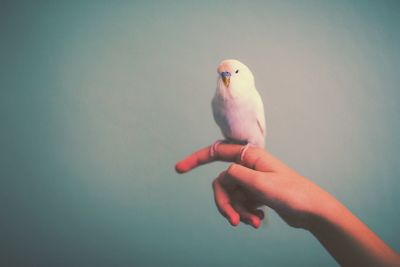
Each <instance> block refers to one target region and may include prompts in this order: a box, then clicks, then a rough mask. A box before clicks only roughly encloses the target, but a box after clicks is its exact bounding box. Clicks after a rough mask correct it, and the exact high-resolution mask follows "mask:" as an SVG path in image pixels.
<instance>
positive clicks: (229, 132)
mask: <svg viewBox="0 0 400 267" xmlns="http://www.w3.org/2000/svg"><path fill="white" fill-rule="evenodd" d="M212 110H213V115H214V119H215V122H216V123H217V124H218V126H219V127H220V129H221V132H222V134H223V135H224V137H225V139H226V140H227V141H228V142H233V143H239V144H245V145H246V146H244V147H243V150H242V156H243V154H244V152H245V150H246V149H247V148H248V146H249V145H250V146H256V147H261V148H264V145H265V136H266V129H265V117H264V106H263V103H262V100H261V97H260V94H259V93H258V91H257V89H256V87H255V83H254V76H253V74H252V73H251V71H250V69H249V68H248V67H247V66H246V65H244V64H243V63H241V62H240V61H238V60H234V59H228V60H224V61H222V62H221V63H220V64H219V66H218V81H217V89H216V92H215V95H214V98H213V100H212ZM218 143H219V142H216V143H215V144H214V145H213V146H212V148H211V151H210V153H211V155H212V156H213V155H214V151H215V149H216V146H217V145H218Z"/></svg>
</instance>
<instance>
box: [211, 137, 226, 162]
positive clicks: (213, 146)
mask: <svg viewBox="0 0 400 267" xmlns="http://www.w3.org/2000/svg"><path fill="white" fill-rule="evenodd" d="M222 142H223V141H221V140H218V141H215V142H214V144H212V145H211V146H210V157H211V158H214V157H215V155H216V151H217V147H218V146H219V144H221V143H222Z"/></svg>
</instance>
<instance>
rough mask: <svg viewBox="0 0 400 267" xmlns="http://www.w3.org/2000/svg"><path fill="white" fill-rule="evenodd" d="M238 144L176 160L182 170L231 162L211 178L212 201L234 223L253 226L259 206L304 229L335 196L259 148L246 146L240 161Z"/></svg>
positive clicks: (259, 217)
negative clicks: (271, 210) (226, 167)
mask: <svg viewBox="0 0 400 267" xmlns="http://www.w3.org/2000/svg"><path fill="white" fill-rule="evenodd" d="M241 148H242V146H240V145H235V144H220V145H219V146H218V147H217V148H216V151H215V155H214V156H213V157H211V156H210V153H209V151H210V147H206V148H203V149H201V150H199V151H197V152H195V153H193V154H192V155H190V156H188V157H186V158H185V159H183V160H182V161H180V162H178V163H177V164H176V166H175V169H176V171H177V172H179V173H185V172H188V171H190V170H192V169H193V168H195V167H197V166H200V165H203V164H207V163H210V162H213V161H228V162H235V163H233V164H231V165H230V166H229V168H228V169H227V170H226V171H223V172H222V173H221V174H220V175H219V176H218V177H217V178H216V179H215V180H214V181H213V190H214V197H215V203H216V205H217V207H218V210H219V211H220V213H221V214H222V215H223V216H225V217H226V218H227V219H228V220H229V222H230V223H231V224H232V225H234V226H236V225H238V224H239V222H240V221H242V222H244V223H246V224H250V225H252V226H253V227H255V228H258V227H259V226H260V221H261V220H262V218H263V217H264V214H263V212H262V210H260V209H259V207H261V206H263V205H266V206H268V207H270V208H272V209H274V210H275V211H276V212H277V213H278V214H279V215H280V216H281V217H282V218H283V219H284V220H285V221H286V222H287V223H288V224H289V225H291V226H293V227H300V228H305V229H308V228H309V227H311V223H312V219H313V218H314V217H315V216H316V215H318V214H320V213H321V212H323V210H324V209H325V208H326V206H327V204H328V205H329V203H330V202H334V201H335V199H334V198H333V197H332V196H330V194H329V193H327V192H326V191H324V190H323V189H321V188H320V187H319V186H317V185H316V184H314V183H313V182H311V181H310V180H308V179H306V178H305V177H303V176H301V175H300V174H298V173H296V172H295V171H293V170H292V169H290V168H289V167H287V166H286V165H285V164H283V163H282V162H281V161H279V160H278V159H276V158H275V157H274V156H272V155H271V154H269V153H268V152H266V151H265V150H263V149H260V148H254V147H250V148H249V149H248V150H247V151H246V153H245V155H244V157H243V160H242V161H240V153H241Z"/></svg>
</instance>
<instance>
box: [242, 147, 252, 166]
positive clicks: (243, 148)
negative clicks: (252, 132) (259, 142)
mask: <svg viewBox="0 0 400 267" xmlns="http://www.w3.org/2000/svg"><path fill="white" fill-rule="evenodd" d="M251 146H252V145H251V144H250V143H247V144H246V145H244V146H242V148H241V149H240V162H243V160H244V155H245V154H246V151H247V149H249V147H251Z"/></svg>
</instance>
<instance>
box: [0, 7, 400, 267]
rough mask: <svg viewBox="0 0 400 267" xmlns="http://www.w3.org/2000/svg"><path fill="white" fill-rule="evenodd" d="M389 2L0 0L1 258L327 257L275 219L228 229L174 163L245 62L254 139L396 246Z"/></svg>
mask: <svg viewBox="0 0 400 267" xmlns="http://www.w3.org/2000/svg"><path fill="white" fill-rule="evenodd" d="M399 12H400V4H399V2H398V1H218V2H215V1H201V3H194V1H193V2H190V1H143V2H136V1H22V2H21V1H0V264H1V265H2V266H60V267H61V266H138V267H142V266H176V267H180V266H182V267H183V266H185V267H190V266H237V267H239V266H248V267H252V266H317V265H318V266H335V265H336V263H335V262H334V260H333V259H332V258H331V257H330V255H329V254H328V253H327V252H326V251H325V250H324V249H323V248H322V247H321V246H320V244H319V243H318V241H317V240H316V239H314V238H313V236H312V235H311V234H309V233H308V232H306V231H304V230H300V229H293V228H290V227H289V226H287V225H286V224H285V223H284V222H283V221H282V220H281V219H280V218H279V217H278V216H277V215H276V213H274V212H273V211H270V212H269V219H268V223H267V225H264V226H263V227H262V228H261V229H259V230H254V229H252V228H251V227H249V226H245V225H241V226H239V227H237V228H233V227H231V226H230V225H229V224H228V223H227V221H226V220H225V219H224V218H223V217H221V216H220V215H219V213H218V211H217V209H216V208H215V206H214V201H213V196H212V189H211V181H212V179H213V178H214V177H216V176H217V175H218V174H219V173H220V172H221V171H222V170H224V169H225V168H226V167H227V166H228V165H227V164H225V163H216V164H212V165H209V166H206V167H202V168H199V169H196V170H195V171H193V172H191V173H189V174H186V175H183V176H182V175H178V174H176V173H175V172H174V168H173V167H174V164H175V162H176V161H178V160H180V159H181V158H182V157H184V156H185V155H187V154H188V153H191V152H193V151H194V150H196V149H198V148H201V147H203V146H206V145H209V144H211V143H212V142H214V141H215V140H217V139H220V138H221V134H220V132H219V129H218V127H217V126H216V124H215V123H214V121H213V119H212V114H211V107H210V101H211V98H212V96H213V94H214V90H215V85H216V79H217V73H216V68H217V65H218V63H219V62H220V61H221V60H223V59H226V58H235V59H239V60H241V61H243V62H244V63H245V64H247V65H248V66H249V67H250V69H251V70H252V71H253V73H254V75H255V79H256V86H257V88H258V90H259V91H260V94H261V96H262V98H263V101H264V104H265V112H266V122H267V131H268V137H267V149H268V150H269V151H270V152H271V153H273V154H275V155H276V156H277V157H279V158H280V159H282V160H283V161H284V162H286V163H287V164H288V165H289V166H291V167H293V168H294V169H296V170H297V171H299V172H300V173H301V174H303V175H304V176H306V177H308V178H310V179H311V180H313V181H314V182H316V183H317V184H319V185H320V186H321V187H323V188H325V189H326V190H327V191H329V192H331V193H332V194H334V195H335V196H336V197H337V198H338V199H339V200H340V201H342V202H343V203H344V204H345V205H347V206H348V207H349V208H350V209H351V210H352V211H353V212H354V213H355V214H356V215H357V216H359V217H360V218H361V219H362V220H363V221H364V222H365V223H366V224H367V225H368V226H370V227H371V228H372V229H373V230H374V231H375V232H376V233H377V234H378V235H379V236H380V237H382V238H383V239H384V240H385V241H386V242H387V243H388V244H389V245H391V246H392V247H394V248H395V249H396V250H399V249H400V242H399V241H400V228H399V225H400V212H399V202H400V196H399V190H400V182H399V181H400V180H399V178H400V162H399V158H400V152H399V151H400V139H399V136H400V119H399V115H400V106H399V104H398V102H399V100H400V88H399V84H400V73H399V69H400V52H399V51H400V50H399V47H400V31H399V26H400V16H399Z"/></svg>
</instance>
